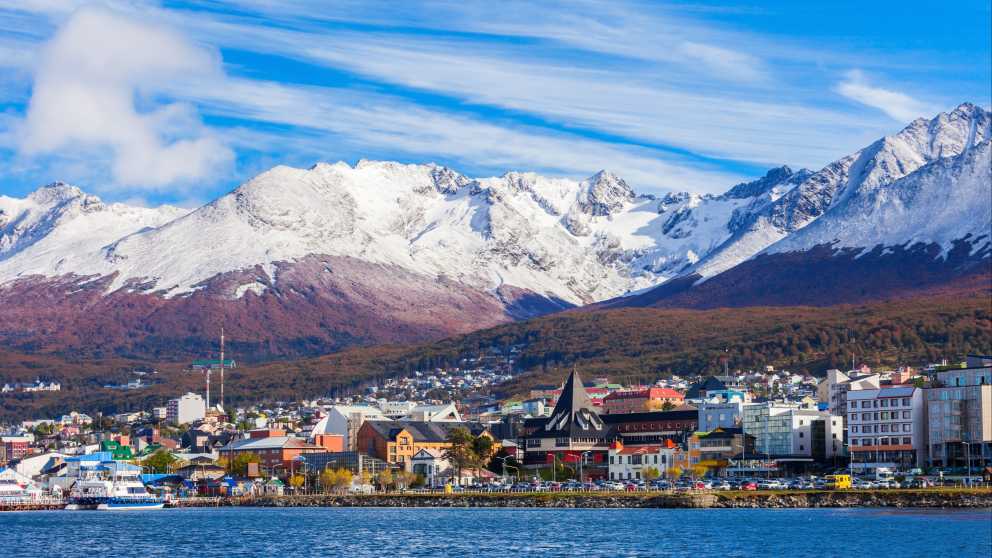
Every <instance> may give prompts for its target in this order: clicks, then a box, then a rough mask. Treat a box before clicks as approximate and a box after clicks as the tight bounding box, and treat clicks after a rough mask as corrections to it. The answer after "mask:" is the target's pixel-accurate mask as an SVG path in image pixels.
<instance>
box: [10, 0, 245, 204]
mask: <svg viewBox="0 0 992 558" xmlns="http://www.w3.org/2000/svg"><path fill="white" fill-rule="evenodd" d="M219 72H220V66H219V61H218V60H217V59H216V57H215V56H214V55H213V54H212V53H210V52H209V51H207V50H204V49H202V48H201V47H198V46H196V45H194V44H192V43H191V42H189V41H188V40H187V39H185V38H183V37H182V36H181V35H179V34H177V33H175V32H173V31H172V30H170V29H166V28H163V27H160V26H158V25H155V24H151V23H147V22H142V21H139V20H136V19H133V18H130V17H125V16H122V15H120V14H119V13H117V12H113V11H110V10H107V9H104V8H100V7H86V8H82V9H80V10H77V11H76V12H75V13H74V14H73V16H72V17H71V18H70V19H69V20H68V21H67V22H66V23H65V24H64V25H63V26H62V27H61V28H60V29H59V31H58V33H56V35H55V36H54V37H53V38H52V39H51V41H49V42H48V43H47V44H46V45H45V47H44V50H43V53H42V55H41V60H40V63H39V65H38V68H37V70H36V73H35V79H34V86H33V91H32V94H31V99H30V102H29V106H28V110H27V117H26V119H25V120H24V123H23V129H22V130H21V132H22V135H21V137H22V138H23V139H22V141H21V143H20V150H21V152H22V153H24V154H25V155H28V156H36V155H44V154H51V153H57V152H67V151H68V152H71V151H77V150H90V149H97V150H99V149H101V148H106V149H108V150H109V151H110V154H111V156H110V158H111V159H112V163H111V171H112V173H113V177H114V179H115V182H117V183H119V184H121V185H125V186H129V187H132V188H134V187H139V188H140V187H149V188H160V187H163V186H172V185H175V184H176V183H189V182H192V181H197V180H202V179H204V178H205V177H208V176H210V175H215V174H216V173H217V172H218V171H219V170H220V169H222V168H223V167H224V166H225V165H227V164H229V162H230V161H231V159H232V157H233V154H232V152H231V151H230V150H229V149H228V148H227V147H225V146H224V145H223V144H222V143H221V142H220V141H219V140H218V139H217V138H216V137H214V136H213V135H212V134H211V133H209V132H208V131H207V130H205V129H204V128H203V126H202V125H201V123H200V121H199V118H198V116H197V115H196V112H195V109H194V108H193V107H191V106H190V105H186V104H181V103H157V102H155V101H154V100H152V99H154V95H156V94H157V93H158V92H161V91H162V89H163V88H164V87H166V85H167V84H170V83H172V82H174V81H177V80H184V79H188V77H189V76H200V77H201V78H206V79H210V78H212V77H217V76H218V75H219ZM138 97H144V98H145V99H147V100H146V102H145V104H146V105H149V106H147V107H145V110H143V111H139V109H138V107H137V106H136V100H137V99H138ZM149 107H150V108H149Z"/></svg>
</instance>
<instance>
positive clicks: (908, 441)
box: [902, 438, 913, 446]
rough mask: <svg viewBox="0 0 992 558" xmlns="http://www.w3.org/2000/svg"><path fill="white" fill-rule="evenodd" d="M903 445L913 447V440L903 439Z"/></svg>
mask: <svg viewBox="0 0 992 558" xmlns="http://www.w3.org/2000/svg"><path fill="white" fill-rule="evenodd" d="M902 443H904V444H906V445H907V446H911V445H913V439H912V438H903V439H902Z"/></svg>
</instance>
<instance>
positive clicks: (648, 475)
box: [641, 467, 661, 482]
mask: <svg viewBox="0 0 992 558" xmlns="http://www.w3.org/2000/svg"><path fill="white" fill-rule="evenodd" d="M641 476H642V477H644V480H646V481H649V482H650V481H653V480H654V479H656V478H658V477H660V476H661V472H660V471H658V468H657V467H648V468H647V469H644V470H643V471H641Z"/></svg>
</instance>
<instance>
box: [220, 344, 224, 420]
mask: <svg viewBox="0 0 992 558" xmlns="http://www.w3.org/2000/svg"><path fill="white" fill-rule="evenodd" d="M220 408H221V409H223V408H224V326H221V328H220Z"/></svg>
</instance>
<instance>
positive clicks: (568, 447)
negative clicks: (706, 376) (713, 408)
mask: <svg viewBox="0 0 992 558" xmlns="http://www.w3.org/2000/svg"><path fill="white" fill-rule="evenodd" d="M697 424H698V414H697V412H696V410H695V409H691V410H678V411H645V412H639V413H613V414H603V415H600V414H599V409H597V408H596V407H595V406H594V405H593V403H592V401H591V400H590V398H589V397H588V396H587V395H586V390H585V388H584V387H583V386H582V383H581V379H579V377H578V374H577V373H576V372H574V371H573V372H572V373H571V374H570V375H569V377H568V379H567V380H566V381H565V386H564V387H563V389H562V395H561V396H560V397H559V398H558V401H557V403H556V404H555V407H554V409H553V410H552V411H551V416H550V417H547V418H545V417H537V418H529V419H526V420H525V421H524V428H523V433H522V436H521V442H520V444H521V445H522V446H523V448H524V466H525V467H530V468H537V467H544V466H546V465H548V464H551V463H555V462H557V463H563V462H564V463H578V462H579V461H580V460H581V461H582V462H583V463H584V464H588V465H589V473H590V474H591V475H593V476H600V477H605V476H606V475H607V472H608V471H607V468H606V462H607V457H608V452H609V445H610V443H611V442H613V441H621V442H622V443H623V444H624V445H660V444H663V443H665V441H666V440H669V439H673V440H679V441H680V440H684V439H685V438H686V437H687V436H688V435H689V434H690V433H692V432H693V431H695V430H696V426H697Z"/></svg>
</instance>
